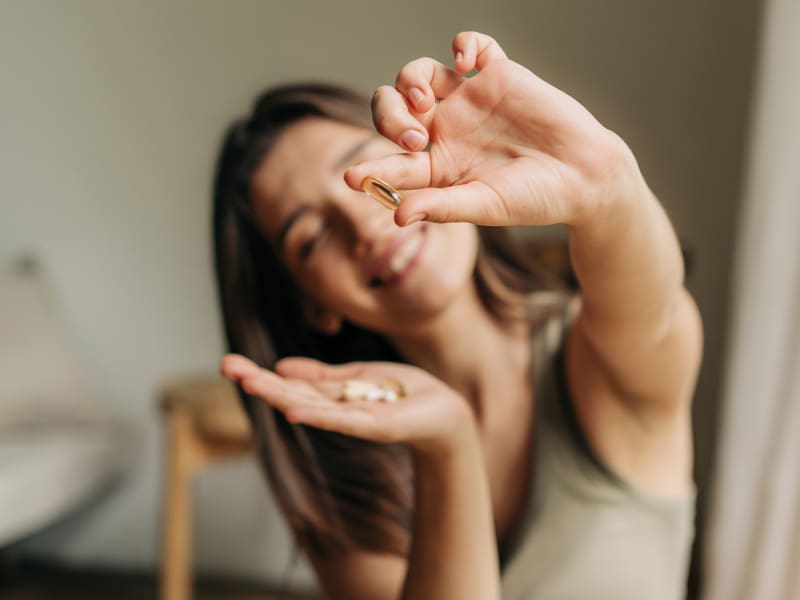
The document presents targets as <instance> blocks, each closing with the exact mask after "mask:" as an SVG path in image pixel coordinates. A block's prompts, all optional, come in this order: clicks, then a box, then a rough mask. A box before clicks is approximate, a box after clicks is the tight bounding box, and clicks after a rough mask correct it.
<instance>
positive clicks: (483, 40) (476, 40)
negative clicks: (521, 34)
mask: <svg viewBox="0 0 800 600" xmlns="http://www.w3.org/2000/svg"><path fill="white" fill-rule="evenodd" d="M453 56H455V61H456V62H455V64H456V70H457V71H458V72H459V73H468V72H469V71H471V70H472V69H478V70H479V71H480V70H481V69H483V68H484V67H485V66H486V65H487V64H489V63H490V62H492V61H494V60H500V59H505V58H507V56H506V53H505V52H503V49H502V48H501V47H500V45H499V44H498V43H497V42H496V41H495V40H494V38H492V37H491V36H488V35H486V34H485V33H479V32H477V31H462V32H461V33H459V34H458V35H456V37H455V38H454V39H453Z"/></svg>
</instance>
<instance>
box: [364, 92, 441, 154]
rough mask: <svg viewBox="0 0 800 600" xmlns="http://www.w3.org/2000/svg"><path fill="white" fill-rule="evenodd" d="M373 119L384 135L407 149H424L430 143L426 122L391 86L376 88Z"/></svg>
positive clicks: (373, 101) (373, 98) (376, 127)
mask: <svg viewBox="0 0 800 600" xmlns="http://www.w3.org/2000/svg"><path fill="white" fill-rule="evenodd" d="M418 117H423V115H418ZM372 121H373V122H374V123H375V129H377V130H378V132H379V133H380V134H381V135H382V136H384V137H386V138H387V139H390V140H391V141H393V142H394V143H395V144H397V145H398V146H401V147H403V148H405V149H406V150H409V151H411V152H414V151H417V150H422V149H423V148H425V146H426V145H427V144H428V130H427V129H426V128H425V123H423V122H421V121H420V119H419V118H417V117H415V116H414V115H412V114H411V111H410V110H409V108H408V104H406V101H405V98H403V96H402V94H401V93H400V92H399V91H397V90H396V89H395V88H393V87H391V86H388V85H383V86H381V87H379V88H378V89H377V90H375V94H374V95H373V96H372Z"/></svg>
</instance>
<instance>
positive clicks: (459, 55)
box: [456, 50, 464, 62]
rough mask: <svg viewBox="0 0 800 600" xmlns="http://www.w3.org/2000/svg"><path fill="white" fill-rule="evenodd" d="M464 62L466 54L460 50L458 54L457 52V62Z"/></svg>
mask: <svg viewBox="0 0 800 600" xmlns="http://www.w3.org/2000/svg"><path fill="white" fill-rule="evenodd" d="M462 60H464V53H463V52H462V51H461V50H459V51H458V52H456V62H460V61H462Z"/></svg>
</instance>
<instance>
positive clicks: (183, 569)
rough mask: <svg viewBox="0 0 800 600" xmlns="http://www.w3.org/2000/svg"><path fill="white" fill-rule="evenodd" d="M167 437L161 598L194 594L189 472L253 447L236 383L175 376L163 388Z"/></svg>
mask: <svg viewBox="0 0 800 600" xmlns="http://www.w3.org/2000/svg"><path fill="white" fill-rule="evenodd" d="M160 404H161V410H162V411H163V413H164V416H165V421H166V429H167V438H168V444H167V445H168V450H167V451H168V462H167V469H166V486H165V492H166V493H165V496H164V506H163V523H162V535H163V540H162V542H163V548H162V558H161V582H160V597H161V600H189V598H191V597H192V530H191V525H192V501H191V500H192V499H191V486H192V476H193V475H194V474H195V473H196V472H198V471H199V470H201V469H203V468H205V467H207V466H209V465H211V464H213V463H215V462H218V461H220V460H224V459H228V458H232V457H238V456H244V455H247V454H249V453H250V451H251V439H250V424H249V422H248V421H247V417H246V415H245V413H244V410H243V409H242V407H241V405H240V403H239V396H238V394H237V392H236V388H235V386H234V385H233V384H232V383H231V382H230V381H228V380H227V379H224V378H222V377H218V376H204V377H195V378H192V379H187V380H183V381H176V382H172V383H169V384H168V385H166V386H164V387H163V389H162V392H161V403H160Z"/></svg>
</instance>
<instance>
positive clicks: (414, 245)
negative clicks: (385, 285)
mask: <svg viewBox="0 0 800 600" xmlns="http://www.w3.org/2000/svg"><path fill="white" fill-rule="evenodd" d="M421 243H422V238H421V237H420V236H415V237H414V238H413V239H412V240H410V241H408V242H406V244H405V245H404V246H403V247H402V248H401V249H400V250H399V251H398V252H397V253H396V254H395V255H394V256H393V257H392V260H391V262H390V263H389V275H390V276H391V275H397V274H398V273H400V272H401V271H402V270H403V269H405V268H406V267H407V266H408V263H409V262H410V261H411V259H412V258H414V255H415V254H416V253H417V250H419V246H420V244H421Z"/></svg>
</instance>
